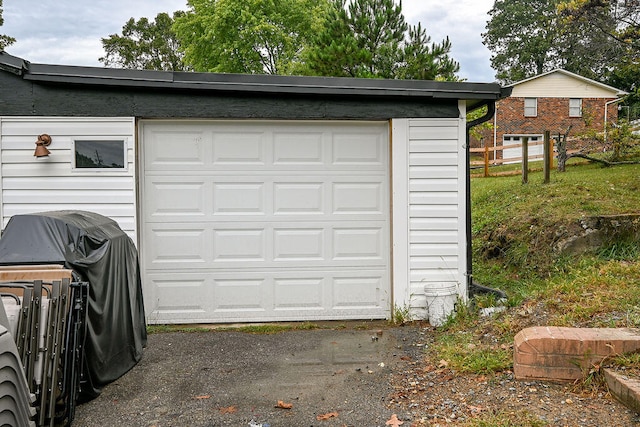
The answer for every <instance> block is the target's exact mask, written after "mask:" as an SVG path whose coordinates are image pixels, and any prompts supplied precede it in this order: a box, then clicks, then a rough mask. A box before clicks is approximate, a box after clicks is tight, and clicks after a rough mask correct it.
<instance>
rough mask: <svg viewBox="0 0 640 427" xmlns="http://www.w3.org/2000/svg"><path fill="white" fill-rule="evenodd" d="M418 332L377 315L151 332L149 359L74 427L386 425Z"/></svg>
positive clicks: (80, 413)
mask: <svg viewBox="0 0 640 427" xmlns="http://www.w3.org/2000/svg"><path fill="white" fill-rule="evenodd" d="M415 333H416V329H415V328H413V327H407V326H405V327H397V328H389V327H387V325H386V324H384V323H380V324H375V323H374V324H368V327H367V329H366V330H363V329H360V328H353V327H340V328H336V329H316V330H292V331H287V332H281V333H278V334H272V335H256V334H248V333H243V332H237V331H212V332H197V333H185V332H171V333H159V334H151V335H150V336H149V341H148V345H147V348H146V350H145V353H144V357H143V359H142V360H141V362H140V363H139V364H138V365H137V366H135V367H134V368H133V369H132V370H131V371H130V372H129V373H127V374H126V375H124V376H123V377H121V378H120V379H119V380H117V381H115V382H114V383H112V384H110V385H108V386H107V387H105V389H104V390H103V392H102V394H101V395H100V396H99V397H98V398H96V399H94V400H93V401H91V402H88V403H85V404H82V405H79V406H78V407H77V410H76V416H75V419H74V422H73V426H74V427H80V426H92V427H93V426H125V425H126V426H157V427H165V426H251V427H256V426H261V427H266V426H270V427H280V426H287V427H289V426H293V427H297V426H327V427H329V426H331V427H332V426H358V427H366V426H372V427H373V426H382V427H384V426H385V423H386V421H387V420H389V418H390V417H391V415H392V414H393V413H394V412H397V410H391V409H388V408H387V405H386V403H387V401H388V399H389V395H390V394H391V393H392V391H393V390H392V386H391V384H390V381H389V379H390V376H391V373H392V370H393V369H394V368H398V366H399V365H400V364H403V363H407V362H406V360H408V359H409V358H410V357H407V356H408V354H409V353H411V352H413V353H414V355H413V356H415V352H416V349H415V347H412V345H411V341H412V339H411V337H412V334H415ZM279 401H280V402H282V403H283V404H284V405H281V406H289V405H291V407H290V408H289V409H287V408H282V407H278V402H279ZM398 417H399V418H400V419H402V414H398Z"/></svg>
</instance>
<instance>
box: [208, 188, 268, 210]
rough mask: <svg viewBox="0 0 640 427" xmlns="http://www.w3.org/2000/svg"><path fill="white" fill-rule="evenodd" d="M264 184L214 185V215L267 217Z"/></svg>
mask: <svg viewBox="0 0 640 427" xmlns="http://www.w3.org/2000/svg"><path fill="white" fill-rule="evenodd" d="M265 199H266V195H265V183H264V182H215V183H213V214H214V215H265V214H266V212H265Z"/></svg>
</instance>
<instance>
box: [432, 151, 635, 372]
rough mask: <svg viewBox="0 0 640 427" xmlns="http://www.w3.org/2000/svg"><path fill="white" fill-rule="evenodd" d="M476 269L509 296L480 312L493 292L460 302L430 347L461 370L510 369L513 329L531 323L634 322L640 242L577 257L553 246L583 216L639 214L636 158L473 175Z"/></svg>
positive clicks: (481, 279) (618, 244)
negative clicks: (501, 305) (547, 176)
mask: <svg viewBox="0 0 640 427" xmlns="http://www.w3.org/2000/svg"><path fill="white" fill-rule="evenodd" d="M472 209H473V237H474V245H473V246H474V247H473V253H474V278H475V280H476V281H477V282H478V283H480V284H482V285H485V286H489V287H492V288H499V289H501V290H503V291H505V292H506V293H507V295H508V301H507V306H508V309H507V310H505V311H504V312H501V313H497V314H494V315H493V316H489V317H482V316H480V315H479V314H478V311H479V310H478V309H480V308H483V307H488V306H493V305H495V304H496V303H497V301H496V300H495V297H493V296H488V297H479V298H476V299H474V300H473V301H472V302H471V303H470V304H469V305H468V306H464V305H459V306H458V309H457V312H456V314H455V316H454V317H452V318H451V319H449V322H448V323H447V324H446V325H445V326H444V327H442V328H439V330H438V331H437V333H436V335H437V337H436V344H435V346H433V348H432V350H431V352H432V356H433V357H434V358H436V360H440V359H444V360H446V361H447V363H448V364H449V366H452V367H453V368H454V369H456V370H457V371H458V372H473V373H482V374H487V373H491V372H495V371H502V370H506V369H510V368H511V366H512V351H513V349H512V343H513V337H514V335H515V334H516V333H517V332H519V331H520V330H522V329H523V328H525V327H529V326H536V325H558V326H582V327H640V248H639V246H640V245H639V244H638V242H633V241H620V242H615V243H614V244H612V245H610V246H609V247H605V248H601V249H599V250H598V251H594V252H593V253H587V254H583V255H580V256H562V255H558V254H557V253H556V252H555V251H554V250H553V246H554V244H555V242H557V240H558V239H560V238H562V237H564V236H566V235H568V234H570V233H571V232H572V230H573V231H575V230H576V229H579V228H580V223H579V220H580V219H581V218H582V217H588V216H596V215H610V214H627V213H640V165H624V166H616V167H610V168H602V167H601V166H598V165H590V164H586V165H585V164H581V165H577V166H572V167H569V168H568V170H567V172H565V173H557V172H554V173H553V174H552V178H551V183H549V184H543V177H542V174H541V173H535V174H532V175H531V176H530V178H529V184H526V185H523V184H522V183H521V179H520V177H500V178H481V179H474V180H473V181H472Z"/></svg>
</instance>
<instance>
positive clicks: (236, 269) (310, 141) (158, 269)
mask: <svg viewBox="0 0 640 427" xmlns="http://www.w3.org/2000/svg"><path fill="white" fill-rule="evenodd" d="M141 129H142V131H141V134H142V142H143V144H142V145H143V146H144V147H145V149H144V184H143V187H142V188H143V189H144V190H143V195H144V199H143V206H142V212H143V219H144V225H143V227H142V232H143V236H142V242H143V247H144V248H146V250H144V271H145V277H146V279H147V280H146V282H145V299H146V300H147V307H150V308H151V312H150V313H147V315H148V316H149V317H150V318H152V319H154V321H157V322H160V323H184V322H194V321H197V322H222V321H225V322H229V321H234V322H243V321H244V322H246V321H251V322H253V321H275V320H310V319H314V320H315V319H323V320H331V319H350V318H356V319H362V318H371V319H378V318H385V317H387V316H388V312H389V301H390V299H389V297H390V280H389V276H390V274H389V254H390V248H389V234H390V231H389V212H390V205H389V172H388V169H389V167H388V165H389V153H388V152H389V141H388V139H389V138H388V135H389V129H388V125H387V123H385V122H366V123H365V122H342V123H340V122H306V123H305V122H302V123H301V122H295V121H273V122H269V121H236V122H233V121H195V122H193V121H186V122H185V121H182V122H180V121H143V122H142V124H141Z"/></svg>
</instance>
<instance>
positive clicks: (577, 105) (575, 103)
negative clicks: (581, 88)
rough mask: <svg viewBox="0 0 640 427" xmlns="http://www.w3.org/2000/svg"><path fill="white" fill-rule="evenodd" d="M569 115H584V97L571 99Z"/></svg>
mask: <svg viewBox="0 0 640 427" xmlns="http://www.w3.org/2000/svg"><path fill="white" fill-rule="evenodd" d="M569 117H582V99H580V98H571V99H569Z"/></svg>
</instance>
